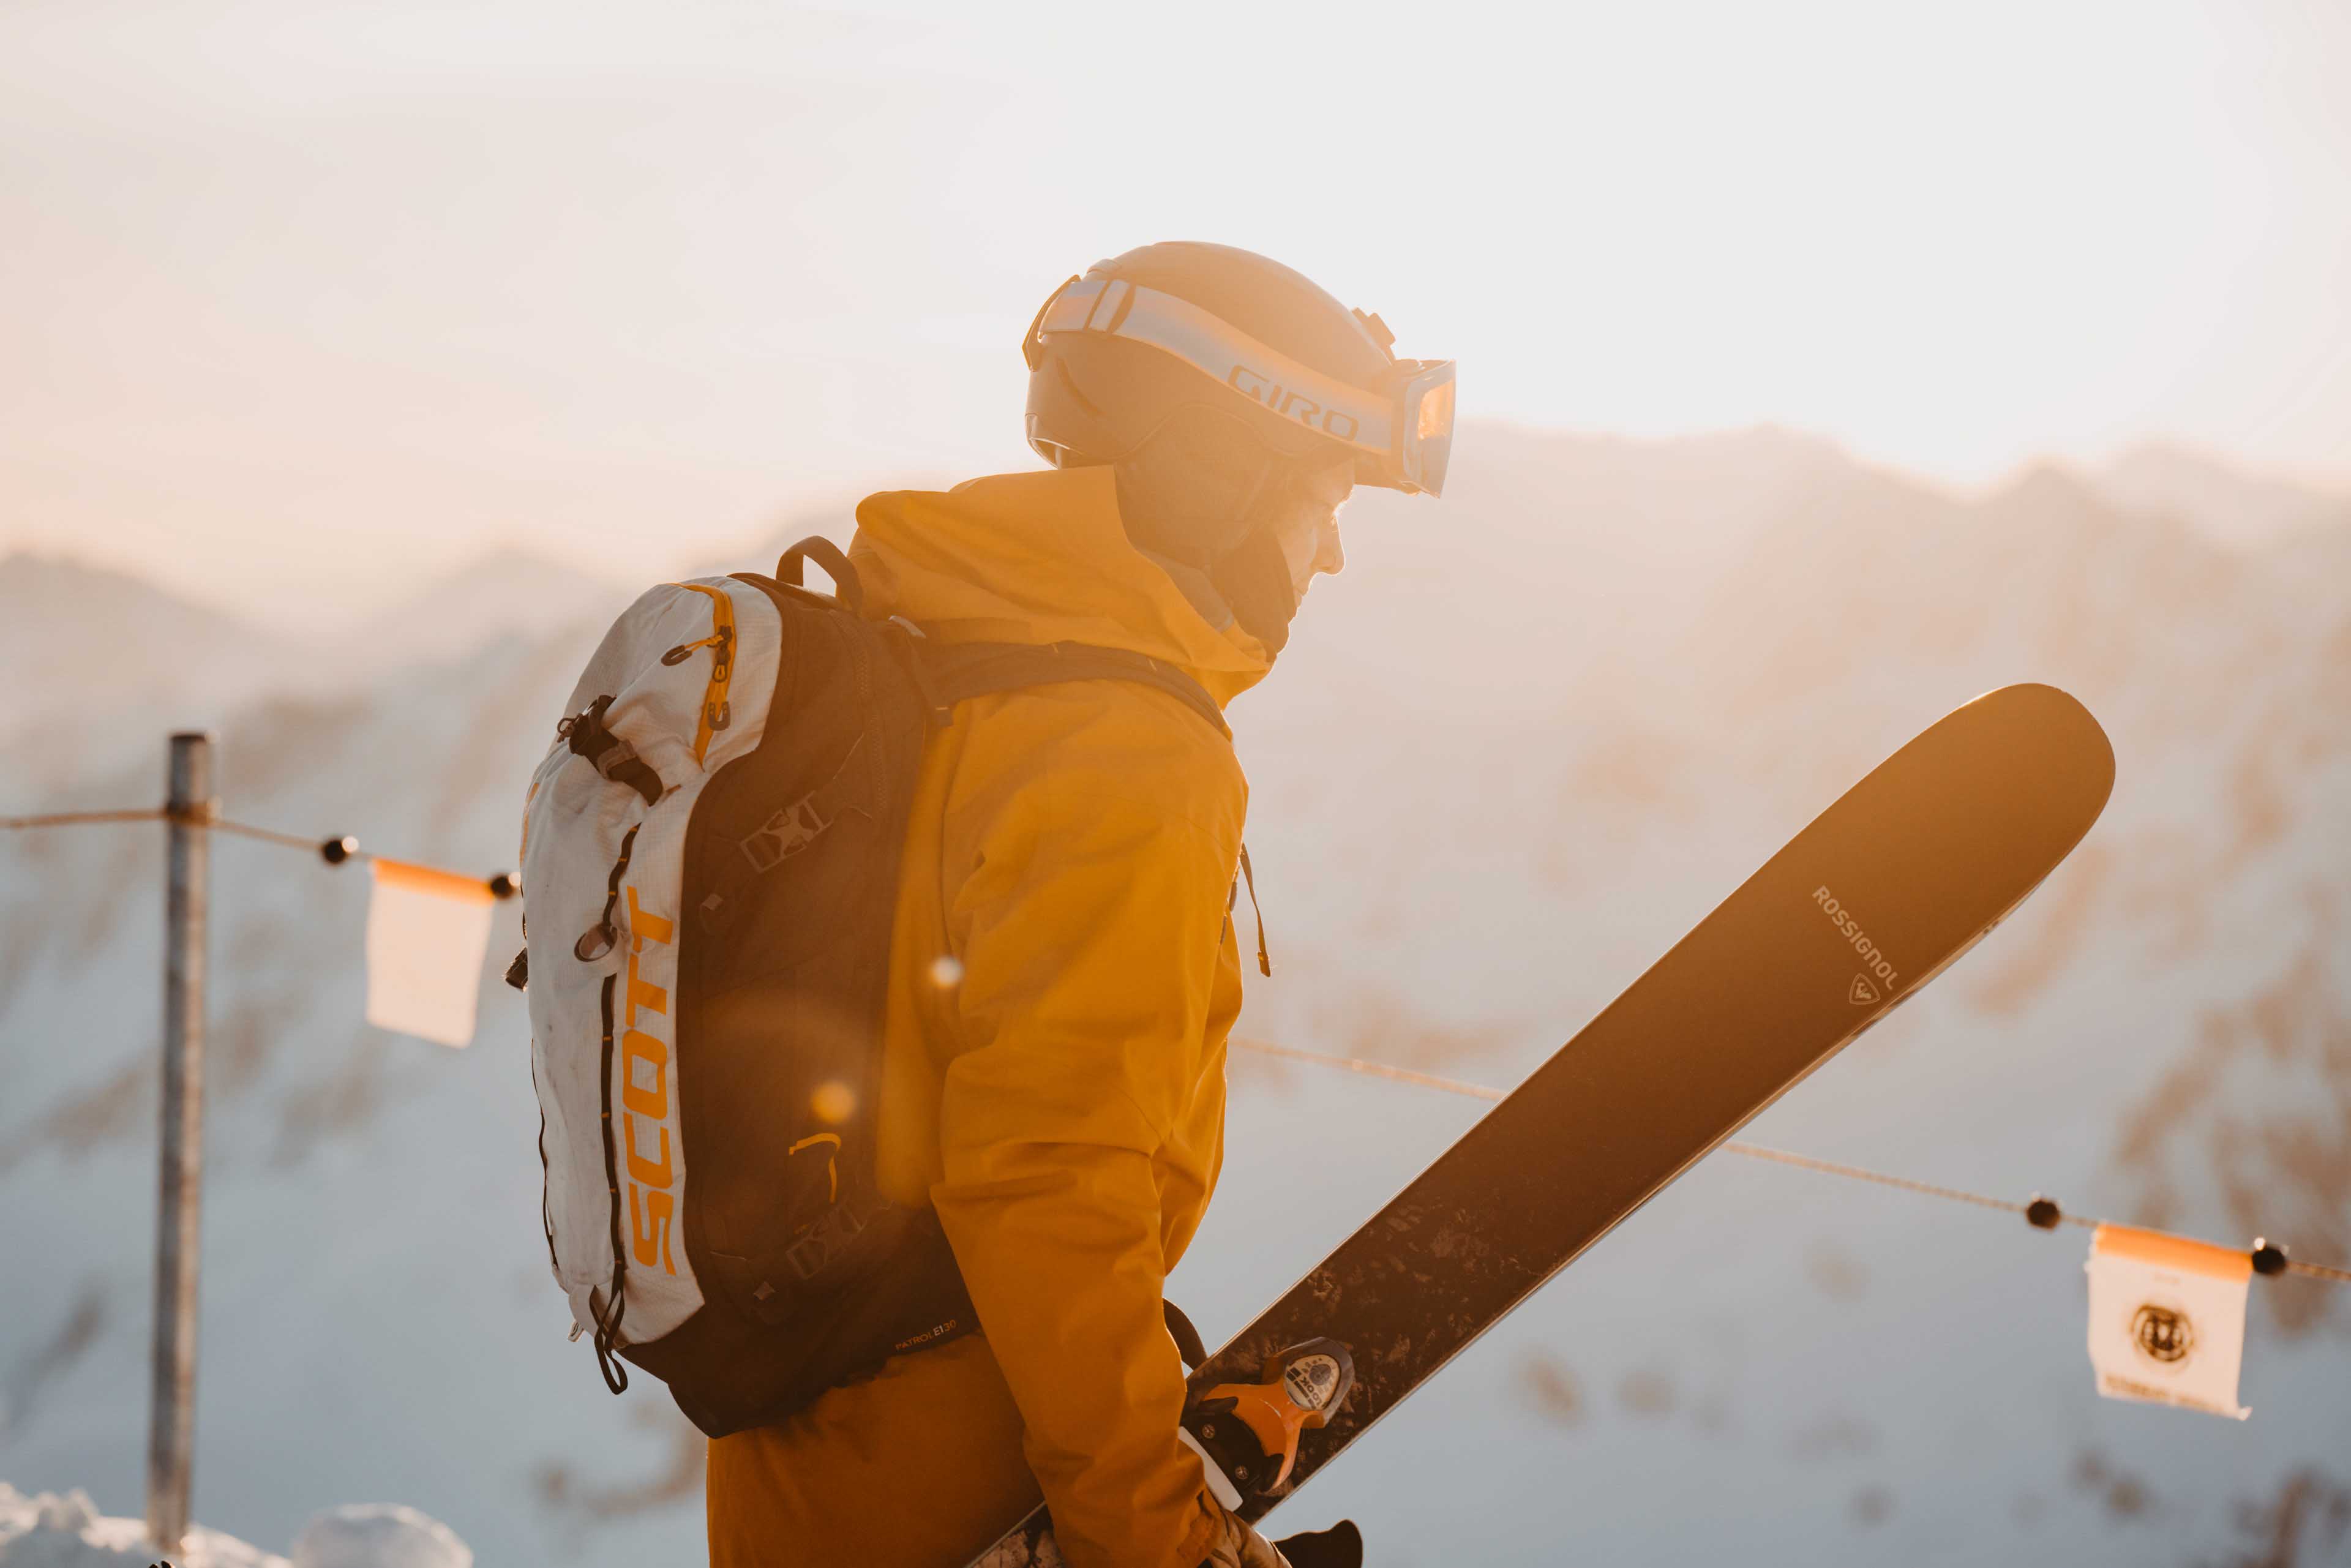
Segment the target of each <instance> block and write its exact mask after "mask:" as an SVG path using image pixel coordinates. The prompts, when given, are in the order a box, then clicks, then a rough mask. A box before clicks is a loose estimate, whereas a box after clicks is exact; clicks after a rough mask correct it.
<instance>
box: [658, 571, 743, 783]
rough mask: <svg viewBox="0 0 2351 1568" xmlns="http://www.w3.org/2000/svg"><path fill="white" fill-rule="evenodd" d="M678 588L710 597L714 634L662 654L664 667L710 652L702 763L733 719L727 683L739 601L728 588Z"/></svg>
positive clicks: (699, 738) (700, 729)
mask: <svg viewBox="0 0 2351 1568" xmlns="http://www.w3.org/2000/svg"><path fill="white" fill-rule="evenodd" d="M675 586H677V587H679V588H683V589H684V590H685V591H688V592H689V593H705V594H708V595H709V596H710V606H711V608H710V635H709V636H707V637H705V638H704V639H702V641H700V642H699V643H679V644H678V645H677V646H676V647H674V648H672V649H671V650H670V651H669V652H668V653H664V654H663V655H662V663H663V664H683V663H684V662H685V660H686V658H687V657H688V656H689V655H691V654H692V653H694V651H695V649H697V648H707V649H709V650H710V684H709V685H707V686H706V687H705V688H704V689H703V693H702V718H701V721H700V722H699V723H698V724H696V725H695V733H694V759H695V761H696V762H699V761H701V760H702V759H703V754H704V753H705V752H707V751H708V750H709V749H710V737H712V736H714V735H716V734H717V733H718V732H719V731H720V730H722V729H725V728H726V726H727V724H728V722H729V721H730V719H731V718H732V716H733V714H732V710H731V709H730V708H729V707H728V706H727V703H726V684H727V682H729V681H730V680H732V679H733V678H734V676H735V602H734V601H733V600H731V599H729V598H727V597H726V591H725V590H724V589H717V588H710V587H707V586H705V585H704V584H702V583H699V582H681V583H678V584H676V585H675Z"/></svg>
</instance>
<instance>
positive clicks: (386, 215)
mask: <svg viewBox="0 0 2351 1568" xmlns="http://www.w3.org/2000/svg"><path fill="white" fill-rule="evenodd" d="M975 17H977V18H980V19H977V20H975V19H974V18H975ZM2346 82H2351V5H2342V4H2337V3H2333V0H2326V3H2320V4H2312V5H2305V6H2285V5H2262V4H2257V3H2252V0H2239V3H2232V4H2219V5H2210V6H2209V7H2208V6H2190V5H2170V4H2162V3H2158V0H2128V3H2124V4H2114V5H2090V4H2082V5H2074V4H2064V3H2062V0H2034V3H2032V4H2025V5H2004V4H1993V3H1987V0H1965V3H1960V0H1949V3H1946V4H1942V5H1911V4H1888V3H1886V0H1870V3H1865V4H1858V5H1843V6H1840V5H1812V4H1793V3H1781V4H1772V5H1751V4H1738V5H1719V6H1685V5H1667V4H1637V5H1628V4H1625V3H1624V0H1612V3H1610V4H1606V5H1589V6H1582V5H1524V4H1512V5H1499V6H1492V7H1484V6H1479V5H1465V4H1446V5H1429V4H1426V0H1423V3H1420V4H1416V5H1409V6H1394V7H1386V6H1377V5H1354V6H1341V5H1312V6H1294V5H1281V4H1276V3H1262V0H1261V3H1259V4H1255V5H1231V6H1227V5H1199V4H1189V3H1187V4H1182V5H1174V4H1171V5H1165V6H1160V7H1151V6H1145V5H1089V6H1050V7H1049V6H1036V5H1002V4H990V5H985V6H975V5H958V6H953V7H946V6H940V7H931V6H922V5H872V6H862V7H858V8H854V9H853V10H850V9H839V10H836V9H827V10H809V9H796V8H792V7H788V6H783V5H772V4H766V3H760V4H699V5H697V4H692V3H684V0H669V3H664V4H651V3H646V4H626V5H613V4H601V5H600V4H588V3H583V0H564V3H561V4H544V5H542V4H537V3H522V0H516V3H504V0H468V3H465V4H455V5H452V4H433V3H428V0H403V3H402V4H399V5H374V4H371V5H334V4H330V3H328V0H256V3H252V4H229V3H205V4H195V3H175V0H145V3H129V0H122V3H114V0H0V546H6V545H17V544H34V545H38V546H41V547H43V548H56V549H71V550H73V551H74V552H75V553H78V554H81V555H83V556H86V557H89V558H91V559H100V560H110V561H138V562H143V563H144V564H145V565H146V566H147V568H148V569H149V570H152V571H154V572H155V573H156V574H158V575H160V576H162V577H163V578H165V579H166V580H170V581H172V583H174V584H175V585H178V586H180V587H182V588H184V589H189V590H192V591H197V592H199V593H202V594H203V595H204V596H205V597H208V598H211V599H214V600H215V601H224V602H234V603H237V604H240V605H247V606H249V605H252V604H254V603H256V602H258V603H263V604H266V605H269V606H271V607H272V610H273V612H274V613H276V614H277V616H278V617H279V618H281V619H292V620H303V619H309V620H314V621H315V620H319V619H325V618H330V617H333V616H337V615H340V614H343V613H345V612H348V611H349V610H350V608H352V607H354V606H356V605H360V604H362V603H369V602H375V601H381V600H382V599H384V598H387V597H389V596H391V595H392V594H394V593H396V592H398V591H401V590H402V589H404V588H406V587H409V586H413V583H414V582H416V581H417V580H419V579H420V578H421V577H422V575H423V574H424V573H426V572H428V571H431V570H437V569H440V568H443V567H445V566H447V565H450V564H452V563H454V562H455V561H457V560H459V559H463V558H465V556H467V555H470V554H473V553H476V552H478V551H480V550H481V549H485V548H486V547H488V546H490V545H494V544H499V543H507V542H517V541H519V542H527V543H529V544H531V545H533V546H534V547H536V548H542V549H549V550H552V551H556V552H559V553H565V554H568V555H569V556H570V557H571V558H572V559H577V560H580V562H581V563H582V564H585V565H589V566H590V567H591V568H592V569H594V570H601V571H605V572H608V573H611V574H614V575H618V576H622V577H637V576H642V575H644V574H647V573H651V572H657V571H660V570H666V569H668V568H671V567H674V565H676V564H678V563H679V562H680V561H681V560H682V559H689V558H692V557H695V556H699V555H702V554H706V553H707V552H709V551H711V550H713V549H722V550H723V549H726V547H727V546H729V545H730V544H733V543H736V542H737V541H741V540H744V539H747V538H749V537H751V536H752V535H754V534H755V533H757V532H758V531H759V530H760V529H761V528H764V527H765V526H766V525H767V524H768V523H769V522H770V521H772V519H773V518H774V517H775V515H776V514H777V513H778V511H779V510H781V509H784V508H786V507H790V506H792V505H795V504H798V503H800V502H804V501H808V500H811V499H817V498H824V497H840V496H844V495H847V494H850V493H852V492H853V491H854V490H855V489H856V488H859V487H862V486H871V485H872V484H875V483H881V482H893V481H894V482H907V481H914V480H921V479H924V478H927V477H931V476H941V475H946V474H958V473H965V472H973V471H980V470H987V469H996V468H1005V467H1016V466H1025V465H1029V462H1030V461H1031V460H1030V459H1029V455H1028V453H1027V449H1026V447H1025V446H1024V445H1023V444H1021V442H1020V436H1019V431H1020V401H1021V396H1022V380H1023V375H1024V371H1023V370H1022V367H1021V364H1020V361H1019V355H1018V352H1017V342H1018V339H1019V332H1020V329H1022V328H1023V327H1024V326H1026V324H1027V323H1028V320H1029V316H1030V314H1031V313H1032V312H1033V311H1034V309H1035V308H1036V306H1037V304H1038V302H1039V301H1040V299H1041V298H1043V296H1044V294H1045V293H1046V291H1047V290H1049V289H1050V287H1052V286H1053V285H1054V284H1056V283H1058V282H1059V281H1060V280H1061V278H1062V277H1065V276H1067V275H1068V274H1070V273H1071V272H1073V271H1077V270H1080V269H1081V268H1082V267H1084V266H1085V265H1086V264H1088V263H1089V262H1092V261H1093V260H1094V259H1096V258H1097V257H1099V256H1105V255H1108V254H1111V253H1113V252H1115V251H1118V250H1122V249H1124V248H1126V247H1128V246H1133V245H1136V244H1141V243H1144V242H1146V241H1149V240H1153V239H1160V238H1176V237H1193V238H1208V239H1217V240H1223V241H1227V242H1229V243H1234V244H1239V245H1245V246H1250V247H1252V248H1255V249H1259V250H1263V251H1266V252H1268V253H1270V254H1271V255H1274V256H1279V257H1280V258H1281V259H1283V260H1285V261H1288V262H1290V264H1291V265H1293V266H1296V267H1301V269H1303V270H1304V271H1306V272H1308V273H1310V274H1311V275H1312V276H1314V277H1317V278H1318V279H1319V280H1321V281H1322V282H1323V283H1325V285H1326V286H1328V287H1331V288H1332V290H1333V291H1334V292H1336V293H1338V294H1340V295H1341V296H1342V297H1343V298H1346V299H1347V300H1349V301H1350V302H1351V303H1354V304H1358V305H1361V306H1363V307H1364V308H1369V309H1377V310H1379V311H1380V312H1381V313H1382V314H1383V315H1384V316H1385V317H1386V319H1388V320H1389V321H1390V322H1391V323H1392V324H1393V325H1394V326H1395V329H1396V331H1397V333H1398V335H1399V342H1398V345H1397V346H1398V349H1399V350H1400V351H1402V352H1405V353H1407V354H1413V355H1418V356H1422V357H1437V356H1450V357H1454V358H1458V360H1459V361H1461V365H1462V372H1461V375H1462V379H1461V388H1462V392H1461V406H1462V410H1463V413H1464V415H1465V416H1466V417H1471V418H1476V417H1488V418H1506V419H1510V420H1516V421H1520V422H1523V423H1538V424H1556V425H1565V426H1573V427H1576V428H1580V429H1590V430H1604V431H1617V432H1627V433H1638V434H1659V433H1670V432H1680V431H1691V430H1702V429H1709V428H1715V427H1719V426H1724V425H1735V424H1743V423H1753V422H1757V421H1771V422H1775V423H1783V424H1788V425H1792V426H1797V427H1801V428H1803V429H1808V430H1813V431H1818V432H1821V433H1823V434H1828V435H1831V436H1833V437H1834V438H1836V439H1837V440H1839V441H1841V442H1843V443H1844V444H1846V445H1848V446H1849V447H1851V448H1852V449H1853V450H1855V452H1856V453H1857V454H1859V455H1863V456H1865V457H1868V458H1872V459H1876V460H1879V461H1884V462H1889V463H1894V464H1898V465H1904V466H1907V467H1910V468H1914V469H1917V470H1920V471H1924V472H1927V473H1930V474H1934V475H1938V476H1944V477H1946V478H1949V479H1953V480H1957V481H1961V482H1972V481H1980V480H1984V479H1987V478H1991V477H1993V476H1998V475H1999V474H2001V473H2002V472H2003V471H2005V470H2007V469H2009V468H2011V466H2013V465H2016V464H2018V463H2019V462H2021V461H2022V460H2024V459H2026V458H2027V457H2029V456H2031V455H2035V454H2041V453H2058V454H2064V455H2072V456H2074V457H2078V458H2083V459H2094V458H2095V457H2096V456H2098V455H2102V454H2104V453H2106V452H2109V451H2111V450H2113V449H2114V448H2116V447H2117V446H2119V445H2121V444H2126V443H2127V442H2129V441H2132V440H2135V439H2137V438H2140V437H2143V436H2147V435H2150V434H2163V435H2174V436H2181V437H2186V438H2188V439H2189V440H2191V441H2194V442H2196V443H2199V444H2204V445H2207V446H2210V447H2212V448H2216V449H2218V450H2220V451H2222V452H2226V453H2231V454H2235V455H2240V456H2242V457H2246V458H2249V459H2252V460H2255V461H2258V462H2261V463H2264V464H2268V465H2275V466H2279V467H2282V468H2283V469H2285V470H2288V471H2292V472H2299V473H2301V474H2304V475H2305V476H2313V477H2317V478H2321V479H2323V480H2326V481H2329V482H2333V483H2337V484H2346V485H2351V282H2346V280H2351V91H2346V90H2345V88H2344V84H2345V83H2346Z"/></svg>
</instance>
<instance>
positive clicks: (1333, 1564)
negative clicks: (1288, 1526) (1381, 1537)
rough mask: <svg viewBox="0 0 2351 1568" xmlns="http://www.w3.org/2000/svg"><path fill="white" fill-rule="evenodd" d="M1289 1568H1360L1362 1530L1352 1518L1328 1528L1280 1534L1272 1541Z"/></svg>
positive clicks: (1361, 1560)
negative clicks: (1306, 1532) (1288, 1564)
mask: <svg viewBox="0 0 2351 1568" xmlns="http://www.w3.org/2000/svg"><path fill="white" fill-rule="evenodd" d="M1274 1544H1275V1546H1277V1547H1279V1548H1280V1552H1281V1554H1282V1556H1284V1557H1285V1558H1287V1559H1289V1561H1290V1568H1364V1532H1363V1531H1360V1530H1357V1529H1356V1528H1355V1521H1353V1520H1352V1519H1343V1520H1341V1521H1339V1522H1338V1523H1336V1524H1334V1525H1332V1527H1331V1528H1330V1529H1328V1530H1317V1531H1311V1532H1310V1533H1308V1534H1304V1535H1289V1536H1284V1537H1283V1538H1282V1539H1281V1540H1280V1541H1277V1542H1274Z"/></svg>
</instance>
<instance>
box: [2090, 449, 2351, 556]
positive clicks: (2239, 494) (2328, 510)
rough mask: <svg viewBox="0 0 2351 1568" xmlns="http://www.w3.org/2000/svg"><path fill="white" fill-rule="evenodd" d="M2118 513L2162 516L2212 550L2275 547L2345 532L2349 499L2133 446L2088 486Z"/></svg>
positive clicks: (2181, 453)
mask: <svg viewBox="0 0 2351 1568" xmlns="http://www.w3.org/2000/svg"><path fill="white" fill-rule="evenodd" d="M2091 482H2092V483H2093V484H2094V485H2095V486H2096V488H2097V490H2098V493H2099V494H2100V495H2101V496H2103V497H2105V499H2106V501H2107V502H2108V503H2109V504H2110V505H2112V506H2113V507H2116V509H2117V510H2120V511H2125V512H2133V513H2137V514H2140V515H2142V516H2147V517H2173V518H2176V519H2178V520H2179V521H2180V522H2184V523H2186V524H2188V525H2189V527H2191V528H2196V529H2198V530H2199V531H2200V532H2201V533H2202V534H2203V535H2204V536H2205V537H2206V538H2209V539H2211V540H2212V541H2213V542H2214V543H2216V544H2223V545H2230V546H2233V547H2235V548H2238V549H2247V548H2258V547H2260V546H2263V545H2269V544H2274V543H2276V542H2277V541H2278V540H2280V539H2283V538H2286V537H2287V536H2289V535H2292V534H2297V533H2304V532H2308V531H2310V530H2313V529H2326V528H2335V529H2340V528H2344V527H2346V526H2351V494H2338V493H2335V492H2330V491H2327V490H2324V489H2318V488H2314V487H2313V486H2307V485H2300V484H2295V483H2294V482H2293V481H2291V480H2285V479H2278V478H2273V477H2270V476H2265V475H2258V474H2249V473H2247V472H2245V471H2244V470H2243V469H2242V468H2240V467H2238V466H2237V465H2234V464H2231V463H2228V462H2225V461H2223V460H2221V459H2220V458H2218V457H2214V456H2211V455H2209V454H2205V453H2201V452H2198V451H2196V450H2194V449H2193V448H2190V447H2185V446H2180V445H2179V444H2175V443H2171V442H2163V441H2156V442H2148V443H2147V444H2143V445H2139V446H2134V447H2132V448H2131V449H2130V450H2129V451H2127V452H2125V453H2123V454H2122V455H2120V456H2118V457H2116V458H2115V459H2114V460H2113V461H2112V462H2109V463H2107V464H2105V465H2102V466H2101V467H2100V468H2099V469H2098V471H2097V473H2096V475H2095V476H2094V478H2093V479H2092V481H2091Z"/></svg>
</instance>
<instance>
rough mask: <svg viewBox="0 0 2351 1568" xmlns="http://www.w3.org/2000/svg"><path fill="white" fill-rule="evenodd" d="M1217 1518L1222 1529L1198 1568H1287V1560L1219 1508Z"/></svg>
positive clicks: (1211, 1505) (1272, 1546) (1209, 1546)
mask: <svg viewBox="0 0 2351 1568" xmlns="http://www.w3.org/2000/svg"><path fill="white" fill-rule="evenodd" d="M1208 1506H1209V1507H1211V1508H1216V1506H1217V1505H1216V1504H1215V1503H1213V1502H1211V1503H1209V1504H1208ZM1217 1519H1218V1521H1220V1522H1221V1524H1222V1526H1223V1529H1222V1530H1221V1531H1219V1533H1218V1534H1217V1538H1216V1539H1215V1540H1213V1541H1211V1542H1209V1543H1208V1554H1207V1556H1206V1557H1203V1558H1201V1559H1200V1568H1290V1559H1289V1558H1287V1557H1284V1556H1283V1555H1282V1554H1281V1553H1280V1551H1279V1550H1277V1549H1276V1548H1275V1546H1274V1544H1273V1542H1270V1541H1268V1540H1267V1539H1266V1538H1265V1537H1264V1536H1262V1535H1259V1533H1258V1532H1257V1531H1254V1530H1251V1529H1250V1528H1249V1526H1248V1525H1246V1524H1243V1523H1242V1522H1241V1521H1239V1520H1238V1519H1237V1518H1235V1517H1234V1516H1233V1515H1232V1514H1229V1513H1227V1512H1226V1511H1224V1510H1223V1509H1221V1508H1217Z"/></svg>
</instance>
